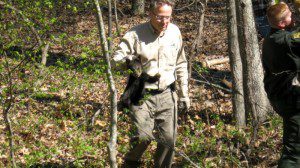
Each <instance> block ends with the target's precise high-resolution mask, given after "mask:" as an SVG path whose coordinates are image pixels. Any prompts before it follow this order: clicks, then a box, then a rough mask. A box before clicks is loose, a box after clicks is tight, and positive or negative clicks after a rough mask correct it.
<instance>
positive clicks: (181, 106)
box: [177, 101, 189, 124]
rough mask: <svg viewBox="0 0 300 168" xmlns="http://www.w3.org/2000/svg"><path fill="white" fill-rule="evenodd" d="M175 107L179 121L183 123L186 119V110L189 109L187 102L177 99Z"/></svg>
mask: <svg viewBox="0 0 300 168" xmlns="http://www.w3.org/2000/svg"><path fill="white" fill-rule="evenodd" d="M177 108H178V116H179V117H178V119H179V123H180V124H183V123H185V121H186V120H187V112H188V109H189V107H188V104H187V102H186V101H179V102H178V106H177Z"/></svg>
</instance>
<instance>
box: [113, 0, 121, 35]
mask: <svg viewBox="0 0 300 168" xmlns="http://www.w3.org/2000/svg"><path fill="white" fill-rule="evenodd" d="M114 9H115V11H114V14H115V24H116V30H117V35H118V36H120V34H121V31H120V26H119V20H118V8H117V0H114Z"/></svg>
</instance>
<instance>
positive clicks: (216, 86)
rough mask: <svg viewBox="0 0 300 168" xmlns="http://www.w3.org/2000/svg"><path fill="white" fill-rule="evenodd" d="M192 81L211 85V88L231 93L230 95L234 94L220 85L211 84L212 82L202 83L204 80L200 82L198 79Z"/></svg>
mask: <svg viewBox="0 0 300 168" xmlns="http://www.w3.org/2000/svg"><path fill="white" fill-rule="evenodd" d="M191 80H193V81H195V82H198V83H202V84H206V85H209V86H212V87H215V88H218V89H221V90H224V91H226V92H229V93H231V92H232V91H231V90H229V89H226V88H224V87H222V86H220V85H217V84H214V83H210V82H206V81H202V80H198V79H194V78H191Z"/></svg>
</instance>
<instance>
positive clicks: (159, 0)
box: [150, 0, 175, 11]
mask: <svg viewBox="0 0 300 168" xmlns="http://www.w3.org/2000/svg"><path fill="white" fill-rule="evenodd" d="M165 4H167V5H170V6H171V7H172V8H173V7H174V5H175V3H174V1H173V0H151V3H150V10H151V11H153V10H155V9H156V8H157V7H159V6H163V5H165Z"/></svg>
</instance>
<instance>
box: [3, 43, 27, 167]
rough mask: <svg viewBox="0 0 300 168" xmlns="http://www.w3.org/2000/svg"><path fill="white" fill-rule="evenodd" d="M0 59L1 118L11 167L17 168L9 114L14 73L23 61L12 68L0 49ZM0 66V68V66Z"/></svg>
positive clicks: (13, 98)
mask: <svg viewBox="0 0 300 168" xmlns="http://www.w3.org/2000/svg"><path fill="white" fill-rule="evenodd" d="M1 57H2V59H3V60H1V59H0V63H1V65H2V66H3V69H2V68H0V79H1V80H0V105H1V106H2V108H3V110H2V112H3V118H4V121H5V126H6V130H7V137H8V141H9V148H10V151H9V154H10V159H11V163H12V167H14V168H15V167H17V165H16V161H15V156H14V149H15V146H14V140H13V139H14V138H13V137H14V132H13V128H12V125H11V120H10V117H9V113H10V112H11V109H12V107H13V105H14V101H15V95H14V93H15V84H14V81H13V80H14V73H15V72H18V71H19V69H18V67H20V66H21V65H22V64H23V63H24V62H25V61H24V60H25V59H24V60H22V61H21V62H20V63H19V64H18V65H16V66H12V65H10V64H9V62H8V60H7V57H6V53H5V52H4V51H3V50H2V49H1V53H0V58H1ZM1 65H0V66H1Z"/></svg>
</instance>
